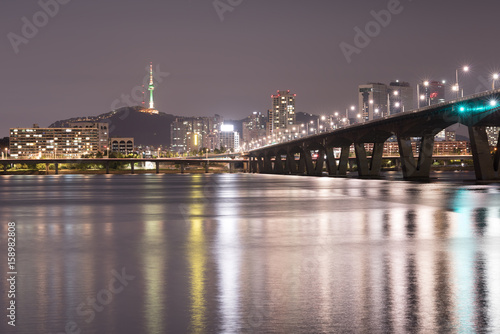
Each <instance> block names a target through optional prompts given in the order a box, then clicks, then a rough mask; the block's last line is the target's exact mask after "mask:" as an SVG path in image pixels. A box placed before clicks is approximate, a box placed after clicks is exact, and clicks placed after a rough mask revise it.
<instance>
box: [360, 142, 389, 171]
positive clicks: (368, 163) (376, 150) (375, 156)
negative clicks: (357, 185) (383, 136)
mask: <svg viewBox="0 0 500 334" xmlns="http://www.w3.org/2000/svg"><path fill="white" fill-rule="evenodd" d="M354 151H355V153H356V164H357V165H358V175H359V176H361V177H370V176H372V177H373V176H379V175H380V169H381V168H382V154H383V153H384V142H378V143H373V151H372V157H371V159H368V158H367V156H366V150H365V143H363V142H361V143H359V142H358V143H354Z"/></svg>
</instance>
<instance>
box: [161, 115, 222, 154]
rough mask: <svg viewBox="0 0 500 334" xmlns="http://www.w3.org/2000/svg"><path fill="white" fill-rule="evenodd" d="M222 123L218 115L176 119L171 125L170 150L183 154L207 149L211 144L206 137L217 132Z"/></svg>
mask: <svg viewBox="0 0 500 334" xmlns="http://www.w3.org/2000/svg"><path fill="white" fill-rule="evenodd" d="M222 121H223V118H222V117H221V116H219V115H215V116H214V117H177V118H176V119H175V121H174V122H172V124H171V132H170V136H171V138H170V139H171V148H172V150H173V151H176V152H179V153H183V152H187V151H190V150H199V149H200V148H203V147H205V148H209V146H210V145H211V144H210V140H209V139H208V136H209V135H210V134H215V133H216V132H218V131H219V128H220V125H221V123H222ZM195 134H196V136H195ZM188 137H189V138H188ZM195 138H196V140H195ZM188 141H189V143H188Z"/></svg>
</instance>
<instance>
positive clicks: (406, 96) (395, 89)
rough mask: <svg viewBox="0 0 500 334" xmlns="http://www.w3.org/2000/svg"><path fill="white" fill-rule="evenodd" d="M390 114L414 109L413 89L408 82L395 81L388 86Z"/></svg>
mask: <svg viewBox="0 0 500 334" xmlns="http://www.w3.org/2000/svg"><path fill="white" fill-rule="evenodd" d="M388 97H389V110H388V114H389V115H394V114H398V113H400V112H403V111H405V110H406V111H408V110H412V109H413V89H412V88H411V86H410V84H409V83H408V82H404V81H399V80H396V81H393V82H391V83H390V84H389V87H388Z"/></svg>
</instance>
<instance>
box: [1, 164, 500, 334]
mask: <svg viewBox="0 0 500 334" xmlns="http://www.w3.org/2000/svg"><path fill="white" fill-rule="evenodd" d="M438 176H439V177H440V179H438V180H434V181H433V182H428V183H416V182H406V181H402V180H398V179H397V177H396V180H387V179H382V180H360V179H354V178H327V177H323V178H316V177H299V176H280V175H251V174H218V175H216V174H206V175H187V174H186V175H154V174H146V175H50V176H37V175H32V176H23V175H12V176H0V233H1V234H0V235H1V240H0V254H3V255H1V256H0V259H2V260H1V261H0V277H2V281H1V283H0V288H1V295H0V309H2V310H4V311H2V312H1V313H3V314H0V315H1V317H0V319H2V320H1V322H0V333H29V334H33V333H134V334H139V333H146V334H148V333H487V332H491V333H500V185H499V184H489V185H476V184H475V183H474V182H468V181H463V180H462V179H463V178H464V177H465V178H467V177H473V175H472V174H467V173H465V174H463V173H462V174H460V175H458V174H446V173H443V174H440V175H438ZM456 176H458V178H455V177H456ZM389 177H391V176H390V175H389ZM8 222H15V223H16V263H17V268H16V269H17V281H16V297H15V301H16V326H15V327H12V326H10V325H8V324H7V321H8V320H9V319H8V318H7V317H6V315H7V312H8V311H7V310H6V308H7V307H8V304H7V303H8V301H9V300H10V299H8V297H7V293H8V290H9V286H8V283H7V281H6V278H8V276H7V272H8V268H7V246H6V242H7V229H8V226H7V223H8ZM4 278H5V279H4Z"/></svg>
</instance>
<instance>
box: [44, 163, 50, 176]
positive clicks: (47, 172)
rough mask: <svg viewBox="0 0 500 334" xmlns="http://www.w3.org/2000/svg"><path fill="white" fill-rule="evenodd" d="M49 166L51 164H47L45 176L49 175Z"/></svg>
mask: <svg viewBox="0 0 500 334" xmlns="http://www.w3.org/2000/svg"><path fill="white" fill-rule="evenodd" d="M49 166H50V164H49V163H48V162H47V163H45V175H49Z"/></svg>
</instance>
